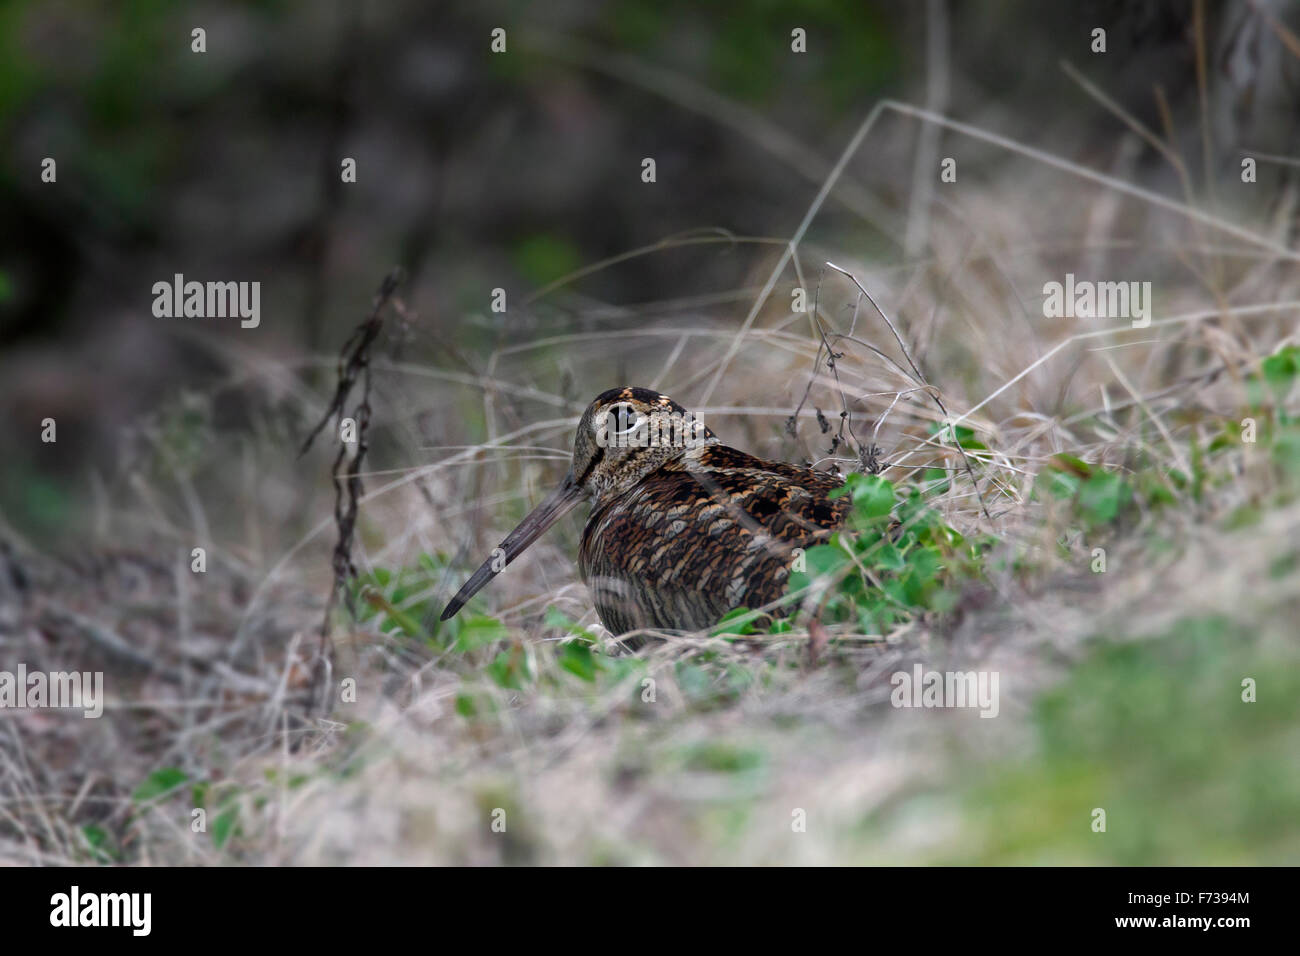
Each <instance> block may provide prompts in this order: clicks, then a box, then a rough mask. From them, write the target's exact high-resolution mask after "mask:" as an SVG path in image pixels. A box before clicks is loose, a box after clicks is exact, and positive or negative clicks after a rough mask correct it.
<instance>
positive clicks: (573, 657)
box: [557, 641, 600, 682]
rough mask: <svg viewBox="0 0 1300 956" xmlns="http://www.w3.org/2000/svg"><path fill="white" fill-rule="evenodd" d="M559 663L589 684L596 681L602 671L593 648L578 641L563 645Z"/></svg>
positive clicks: (558, 659) (558, 657)
mask: <svg viewBox="0 0 1300 956" xmlns="http://www.w3.org/2000/svg"><path fill="white" fill-rule="evenodd" d="M557 661H558V663H559V665H560V667H562V668H564V669H565V670H566V671H568V672H569V673H570V674H573V675H575V676H576V677H580V678H581V679H582V680H585V681H588V682H591V681H594V680H595V679H596V674H597V673H598V671H599V670H600V664H599V662H598V661H597V660H596V656H595V655H594V654H592V653H591V648H590V647H589V646H588V645H586V644H583V643H580V642H578V641H574V642H572V643H570V644H564V645H561V647H560V652H559V654H558V656H557Z"/></svg>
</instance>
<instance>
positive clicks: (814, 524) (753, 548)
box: [442, 386, 850, 635]
mask: <svg viewBox="0 0 1300 956" xmlns="http://www.w3.org/2000/svg"><path fill="white" fill-rule="evenodd" d="M843 484H844V479H843V478H842V477H839V476H837V475H835V474H831V473H828V472H820V471H814V470H813V469H811V468H805V467H800V466H797V465H790V464H786V463H785V462H779V461H770V460H767V459H763V458H757V457H755V456H753V455H750V454H747V453H745V452H743V451H740V450H738V449H736V448H732V447H730V446H728V445H724V444H723V443H722V442H721V440H720V439H719V438H718V437H717V435H715V434H714V432H713V431H712V429H710V428H708V427H707V426H705V425H704V423H703V422H702V421H701V420H700V419H699V418H698V417H696V416H694V415H692V414H691V413H690V412H688V411H687V410H686V408H684V407H683V406H682V405H680V404H678V403H677V402H676V401H674V400H673V399H671V398H669V397H668V396H667V395H664V394H662V393H660V392H658V391H655V390H654V389H648V388H640V387H636V386H625V387H620V388H612V389H609V390H607V391H605V392H602V393H601V394H600V395H597V396H596V398H595V399H594V400H593V401H592V402H591V404H590V405H588V406H587V409H586V411H585V412H584V413H583V415H582V419H581V420H580V422H579V424H578V431H577V435H576V436H575V438H574V442H573V459H572V465H571V467H570V469H569V471H568V473H567V474H566V475H565V476H564V478H563V479H562V480H561V482H560V485H559V487H558V488H556V489H555V490H554V491H553V492H552V493H551V494H550V495H549V496H548V497H547V498H546V499H545V500H543V501H542V502H541V503H540V504H539V505H537V507H536V508H534V509H533V510H532V511H531V512H530V513H529V514H528V515H527V517H525V518H524V519H523V521H521V522H520V523H519V525H518V526H517V527H516V528H515V529H514V530H513V531H511V532H510V533H509V534H508V535H506V537H505V539H504V540H503V541H502V542H501V544H500V546H499V547H498V548H497V549H496V550H495V551H494V552H493V554H492V555H491V556H490V557H489V558H488V559H487V560H485V561H484V562H483V564H482V565H481V566H480V567H479V568H478V570H477V571H475V572H474V574H473V575H472V576H471V577H470V578H469V580H468V581H466V582H465V585H464V586H463V587H462V588H461V589H460V590H459V591H457V592H456V595H455V597H453V598H452V599H451V601H450V602H449V603H448V604H447V606H446V608H445V609H444V610H443V612H442V620H443V621H446V620H448V619H450V618H451V617H453V616H454V615H455V614H456V613H457V612H458V611H459V610H460V609H461V608H462V607H464V605H465V603H466V602H467V601H469V600H470V598H472V597H473V596H474V595H475V594H476V593H478V591H479V590H480V589H482V588H483V587H484V586H485V585H486V584H487V583H488V582H489V581H491V580H492V579H493V578H494V577H496V575H497V574H498V573H499V572H500V571H501V570H503V569H504V568H505V567H507V566H508V565H509V564H510V563H511V562H512V561H514V559H515V558H517V557H518V556H519V555H520V554H521V553H523V551H524V550H525V549H526V548H528V547H529V545H531V544H532V543H533V542H534V541H536V540H537V539H538V538H539V537H540V536H541V535H542V534H543V533H544V532H545V531H546V530H547V529H548V528H550V527H551V526H552V525H553V524H555V522H557V521H558V520H560V519H561V518H563V517H564V516H565V515H566V514H568V513H569V512H570V511H571V510H572V509H573V508H575V507H577V506H578V505H579V504H581V503H582V502H583V501H589V502H590V503H591V511H590V514H589V516H588V518H587V523H586V526H585V528H584V529H583V533H582V542H581V545H580V547H579V551H578V569H579V571H580V573H581V575H582V579H583V581H584V582H585V583H586V585H587V587H588V589H589V591H590V592H591V597H592V602H593V604H594V605H595V608H596V613H597V615H598V616H599V618H600V621H601V623H602V624H603V625H604V626H605V628H606V629H607V630H608V631H609V632H610V633H611V634H614V635H623V634H627V633H629V632H632V631H640V630H647V629H653V630H658V631H679V632H693V631H700V630H703V629H705V628H708V627H711V626H713V625H714V624H716V623H717V622H718V621H719V620H720V619H721V618H723V617H725V616H726V615H727V614H728V613H729V612H731V611H733V610H735V609H737V608H748V609H750V610H756V609H758V608H761V607H764V606H765V605H769V604H772V603H773V602H776V601H778V600H779V599H780V598H781V597H782V596H783V595H784V593H785V590H786V582H787V579H788V577H789V574H790V570H791V568H792V565H793V564H794V563H795V560H796V559H797V557H798V555H797V554H796V551H795V549H805V550H806V549H808V548H810V547H814V546H815V545H818V544H824V543H826V542H827V541H828V540H829V539H830V537H831V535H833V534H834V533H835V532H836V531H837V530H839V529H840V528H842V527H843V526H844V523H845V520H846V518H847V517H848V512H849V509H850V501H849V496H848V495H838V496H834V497H832V495H831V492H832V491H835V490H836V489H837V488H840V487H841V486H842V485H843ZM770 613H771V614H772V615H773V617H780V616H783V614H784V610H783V609H782V608H780V607H776V608H772V609H770Z"/></svg>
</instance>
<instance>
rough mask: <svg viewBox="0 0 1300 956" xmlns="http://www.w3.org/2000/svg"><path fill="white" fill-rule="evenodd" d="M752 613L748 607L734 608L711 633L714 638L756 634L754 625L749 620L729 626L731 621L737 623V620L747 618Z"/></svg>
mask: <svg viewBox="0 0 1300 956" xmlns="http://www.w3.org/2000/svg"><path fill="white" fill-rule="evenodd" d="M752 613H753V612H751V611H750V610H749V608H747V607H738V608H734V609H732V610H730V611H728V612H727V613H726V614H724V615H723V616H722V618H721V620H719V621H718V623H717V624H715V625H714V627H713V630H712V631H711V632H710V633H711V634H712V636H714V637H717V636H718V635H719V634H753V633H755V632H754V625H753V623H752V622H751V621H749V620H745V621H741V622H740V623H738V624H728V622H729V621H735V620H736V619H737V618H747V617H749V615H750V614H752Z"/></svg>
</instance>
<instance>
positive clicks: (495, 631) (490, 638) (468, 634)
mask: <svg viewBox="0 0 1300 956" xmlns="http://www.w3.org/2000/svg"><path fill="white" fill-rule="evenodd" d="M505 638H506V626H505V625H504V624H502V623H501V622H500V621H498V620H497V619H496V618H494V617H489V616H488V615H486V614H475V615H473V616H471V617H469V618H467V619H466V620H465V623H464V624H462V625H461V627H460V634H459V635H457V637H456V650H458V651H462V652H464V651H474V650H478V649H479V648H480V647H486V646H487V645H489V644H493V643H495V642H497V641H503V640H505Z"/></svg>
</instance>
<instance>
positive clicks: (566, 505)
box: [441, 471, 583, 621]
mask: <svg viewBox="0 0 1300 956" xmlns="http://www.w3.org/2000/svg"><path fill="white" fill-rule="evenodd" d="M582 498H583V494H582V486H581V485H579V484H578V483H577V482H576V481H574V480H573V472H572V471H570V472H569V473H568V474H567V475H565V476H564V480H563V481H562V482H560V487H558V488H556V489H555V490H554V491H553V492H551V494H550V496H549V497H548V498H547V499H546V500H545V501H543V502H542V503H541V504H540V505H538V506H537V507H536V508H534V509H533V510H532V511H530V512H529V513H528V517H526V518H524V520H523V521H521V522H519V526H518V527H516V528H515V530H514V531H511V532H510V533H509V534H508V535H506V539H505V540H504V541H502V542H501V544H500V545H499V546H498V547H497V549H496V551H493V552H492V556H491V557H489V558H488V559H487V560H486V561H484V562H483V563H482V564H481V565H479V569H478V570H477V571H475V572H474V574H473V575H472V576H471V577H470V579H469V580H468V581H466V582H465V586H464V587H462V588H461V589H460V590H459V591H457V592H456V596H455V597H454V598H452V599H451V600H450V601H449V602H448V603H447V607H446V608H445V609H444V610H443V612H442V618H441V619H442V620H444V621H445V620H447V619H448V618H450V617H454V616H455V614H456V612H457V611H459V610H460V609H461V608H462V607H464V606H465V602H466V601H468V600H469V599H470V598H472V597H473V596H474V595H475V594H477V593H478V592H479V591H481V590H482V589H483V586H484V585H486V584H487V583H488V582H489V581H491V580H492V579H493V578H494V577H496V576H497V573H498V572H500V571H502V570H503V569H504V568H505V567H506V565H508V564H509V563H510V562H511V561H513V560H514V559H515V558H517V557H518V556H519V555H520V554H522V553H523V552H524V549H525V548H527V547H528V546H529V545H530V544H532V543H533V542H534V541H536V540H537V539H538V538H540V537H541V536H542V534H543V533H544V532H545V531H546V529H547V528H549V527H550V526H551V525H553V524H555V522H557V521H559V520H560V519H561V518H563V517H564V516H565V515H567V514H568V513H569V512H570V511H572V510H573V509H574V507H575V506H576V505H577V504H578V502H580V501H582ZM499 552H500V553H499ZM502 557H504V558H505V560H504V561H503V560H501V559H502Z"/></svg>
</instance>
